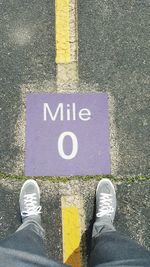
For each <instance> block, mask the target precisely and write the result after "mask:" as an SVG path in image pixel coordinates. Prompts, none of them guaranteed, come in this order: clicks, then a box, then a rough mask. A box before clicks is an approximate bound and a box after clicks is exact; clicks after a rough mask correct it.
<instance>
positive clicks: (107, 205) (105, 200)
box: [96, 193, 114, 217]
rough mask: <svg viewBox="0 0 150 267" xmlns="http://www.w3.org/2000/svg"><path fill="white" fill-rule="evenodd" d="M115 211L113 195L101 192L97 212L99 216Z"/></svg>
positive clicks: (109, 214) (108, 214)
mask: <svg viewBox="0 0 150 267" xmlns="http://www.w3.org/2000/svg"><path fill="white" fill-rule="evenodd" d="M113 212H114V208H113V207H112V195H111V194H106V193H101V194H100V199H99V207H98V213H97V214H96V216H97V217H102V216H105V215H107V216H111V215H112V213H113Z"/></svg>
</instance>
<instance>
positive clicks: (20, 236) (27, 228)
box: [0, 221, 45, 256]
mask: <svg viewBox="0 0 150 267" xmlns="http://www.w3.org/2000/svg"><path fill="white" fill-rule="evenodd" d="M43 237H44V230H43V228H42V227H41V226H40V225H38V224H37V223H36V222H34V221H31V222H29V223H24V224H22V225H21V226H20V227H19V228H18V230H17V231H16V232H15V233H14V234H12V235H10V236H9V237H7V238H6V239H4V240H1V241H0V246H1V247H5V248H10V249H15V250H21V251H24V252H29V253H32V254H37V255H41V256H44V255H45V254H44V248H43Z"/></svg>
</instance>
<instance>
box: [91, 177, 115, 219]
mask: <svg viewBox="0 0 150 267" xmlns="http://www.w3.org/2000/svg"><path fill="white" fill-rule="evenodd" d="M115 213H116V192H115V188H114V186H113V184H112V182H111V181H110V180H109V179H102V180H101V181H100V182H99V183H98V186H97V189H96V220H101V222H103V221H104V224H105V223H106V222H107V221H108V222H109V223H112V224H113V221H114V218H115Z"/></svg>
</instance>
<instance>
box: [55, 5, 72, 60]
mask: <svg viewBox="0 0 150 267" xmlns="http://www.w3.org/2000/svg"><path fill="white" fill-rule="evenodd" d="M55 21H56V23H55V27H56V63H57V64H61V63H64V64H66V63H70V33H69V32H70V19H69V0H55Z"/></svg>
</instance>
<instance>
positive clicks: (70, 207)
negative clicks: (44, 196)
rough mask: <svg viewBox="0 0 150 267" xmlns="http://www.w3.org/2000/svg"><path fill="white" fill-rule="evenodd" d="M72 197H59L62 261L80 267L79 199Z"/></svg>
mask: <svg viewBox="0 0 150 267" xmlns="http://www.w3.org/2000/svg"><path fill="white" fill-rule="evenodd" d="M74 197H75V198H73V196H71V197H69V196H68V197H67V196H64V197H62V199H61V205H62V228H63V261H64V263H66V264H68V265H71V266H72V267H81V265H82V264H81V251H80V242H81V220H80V212H79V208H78V203H79V201H78V199H77V196H74ZM76 200H77V201H76ZM77 202H78V203H77Z"/></svg>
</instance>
